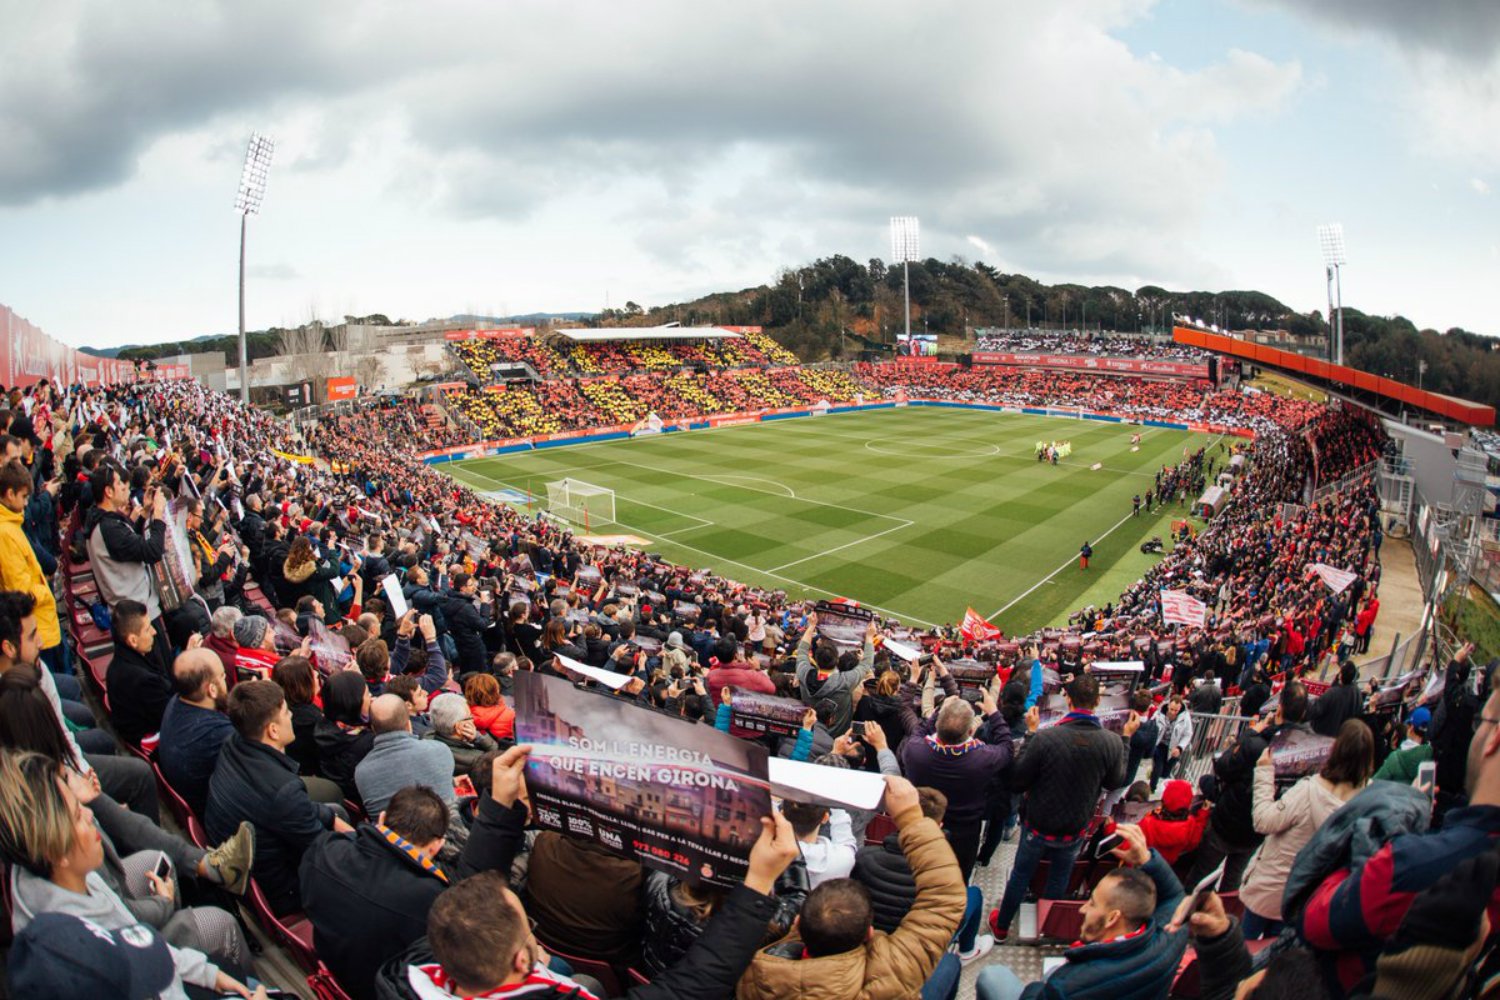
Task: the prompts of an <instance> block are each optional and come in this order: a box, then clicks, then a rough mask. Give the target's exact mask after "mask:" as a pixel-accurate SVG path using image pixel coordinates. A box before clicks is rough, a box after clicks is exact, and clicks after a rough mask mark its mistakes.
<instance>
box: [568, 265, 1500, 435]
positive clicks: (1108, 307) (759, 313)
mask: <svg viewBox="0 0 1500 1000" xmlns="http://www.w3.org/2000/svg"><path fill="white" fill-rule="evenodd" d="M901 289H902V275H901V268H900V267H899V266H888V265H887V264H885V263H884V262H883V261H881V260H879V259H875V260H871V261H869V262H868V263H866V264H861V263H860V262H858V261H855V260H851V259H850V258H848V257H843V256H833V257H826V258H823V259H821V260H816V261H814V262H812V263H811V264H808V265H807V266H805V267H800V268H789V269H787V270H784V271H782V272H781V273H780V274H779V275H778V276H777V279H776V281H775V283H774V284H770V285H760V286H757V287H755V288H747V289H744V290H743V291H739V292H720V293H716V294H713V295H707V296H704V297H703V298H701V299H697V300H695V301H692V302H682V303H676V304H673V305H666V306H661V307H659V308H654V309H649V310H642V309H640V307H638V306H634V304H633V303H631V304H627V306H626V308H625V309H620V310H605V312H604V313H602V314H600V316H599V317H598V320H597V324H598V325H601V326H616V325H618V326H649V325H654V324H658V323H666V322H671V321H673V320H676V321H678V322H681V323H682V324H683V325H684V326H696V325H708V324H714V325H727V326H756V325H759V326H763V327H765V328H766V330H767V332H768V333H770V334H771V335H772V336H774V337H775V338H776V339H777V340H778V341H780V342H781V343H782V344H784V345H786V346H787V347H788V348H790V349H791V350H793V351H795V352H796V353H797V354H798V355H799V356H801V357H803V358H807V359H809V360H818V359H823V358H835V359H837V358H842V357H855V356H857V355H858V353H859V352H860V350H861V349H862V348H863V346H864V345H862V344H861V343H860V340H861V338H863V339H866V340H868V341H871V342H876V343H881V344H890V343H891V342H892V341H893V340H894V338H895V335H896V334H897V333H899V332H901V330H902V329H903V319H902V305H901ZM911 303H912V314H913V315H912V332H913V333H938V334H948V335H953V336H963V335H964V333H965V331H966V330H972V329H973V328H975V327H986V326H995V327H1001V326H1015V327H1020V326H1026V325H1028V324H1029V325H1031V326H1037V327H1043V326H1045V327H1050V328H1072V329H1079V328H1084V329H1092V330H1099V329H1103V330H1121V331H1132V332H1133V331H1140V330H1147V331H1149V330H1161V331H1170V329H1171V323H1172V315H1173V314H1174V313H1175V314H1179V315H1186V316H1194V317H1197V318H1199V319H1201V320H1203V321H1204V322H1206V323H1216V324H1218V325H1219V326H1220V327H1225V328H1228V329H1231V330H1243V329H1258V330H1266V329H1281V330H1287V331H1289V332H1290V333H1292V334H1295V335H1297V336H1303V337H1309V336H1317V335H1320V334H1322V335H1326V334H1327V332H1328V323H1327V321H1326V319H1325V318H1324V316H1323V314H1322V313H1321V312H1319V311H1316V310H1314V311H1313V312H1311V313H1299V312H1296V311H1295V310H1293V309H1291V308H1290V307H1288V306H1286V305H1285V304H1283V303H1282V302H1280V301H1278V300H1276V299H1274V298H1272V297H1271V296H1269V295H1266V294H1265V293H1263V292H1253V291H1226V292H1173V291H1168V290H1167V289H1165V288H1161V287H1158V286H1156V285H1146V286H1143V287H1141V288H1137V289H1136V290H1134V291H1130V290H1129V289H1125V288H1117V287H1114V286H1111V285H1099V286H1086V285H1076V284H1059V285H1044V284H1042V283H1041V282H1039V281H1036V280H1034V279H1032V278H1028V277H1027V276H1026V275H1024V274H1002V273H1001V272H999V271H997V270H995V269H994V268H992V267H990V266H988V265H987V264H984V263H982V262H981V263H974V264H969V263H965V262H962V261H954V262H943V261H940V260H935V259H931V258H929V259H928V260H925V261H922V262H921V263H914V264H912V265H911ZM841 335H842V336H841ZM1497 344H1500V340H1496V339H1494V338H1491V337H1486V336H1482V335H1480V334H1476V333H1470V332H1469V331H1467V330H1463V329H1458V328H1454V329H1451V330H1448V331H1445V332H1439V331H1437V330H1431V329H1428V330H1419V329H1418V328H1417V326H1416V325H1415V324H1414V323H1412V322H1411V321H1410V320H1408V319H1406V318H1405V317H1404V316H1389V317H1387V316H1369V315H1366V314H1365V313H1362V312H1360V311H1359V310H1358V309H1352V308H1350V307H1349V306H1347V305H1346V306H1345V307H1344V360H1345V363H1347V364H1349V365H1351V366H1353V367H1355V368H1359V369H1362V370H1364V371H1367V372H1373V373H1374V374H1377V375H1388V376H1389V377H1391V378H1394V379H1398V380H1400V381H1403V382H1408V383H1410V384H1412V385H1416V384H1417V383H1418V382H1419V381H1420V382H1421V385H1422V387H1423V388H1426V389H1431V390H1433V391H1434V392H1442V393H1448V394H1450V395H1454V396H1462V397H1464V398H1467V399H1472V400H1475V401H1478V402H1483V403H1489V404H1491V405H1493V406H1500V352H1497V351H1494V350H1492V348H1494V347H1495V346H1496V345H1497ZM1419 361H1425V362H1426V363H1427V369H1426V372H1425V373H1423V374H1421V375H1420V378H1419V373H1418V370H1417V364H1418V362H1419Z"/></svg>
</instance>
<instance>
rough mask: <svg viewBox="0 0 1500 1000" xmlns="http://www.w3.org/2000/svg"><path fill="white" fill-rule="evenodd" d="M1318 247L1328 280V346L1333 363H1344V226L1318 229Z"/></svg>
mask: <svg viewBox="0 0 1500 1000" xmlns="http://www.w3.org/2000/svg"><path fill="white" fill-rule="evenodd" d="M1318 246H1319V247H1321V248H1322V250H1323V268H1324V273H1325V274H1326V275H1327V278H1328V320H1329V323H1328V330H1329V333H1330V337H1331V339H1332V341H1333V343H1332V344H1330V345H1329V348H1330V352H1331V353H1332V355H1333V363H1334V364H1336V365H1341V364H1343V363H1344V282H1343V277H1342V268H1343V266H1344V265H1345V264H1347V263H1349V259H1348V255H1347V254H1346V252H1345V250H1344V226H1343V223H1340V222H1330V223H1328V224H1327V225H1325V226H1319V227H1318ZM1335 294H1337V296H1338V299H1337V302H1338V314H1337V320H1336V321H1335V318H1334V301H1335V299H1334V296H1335Z"/></svg>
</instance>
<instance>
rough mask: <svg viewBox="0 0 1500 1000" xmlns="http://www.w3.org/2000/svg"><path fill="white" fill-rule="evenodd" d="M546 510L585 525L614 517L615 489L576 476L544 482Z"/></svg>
mask: <svg viewBox="0 0 1500 1000" xmlns="http://www.w3.org/2000/svg"><path fill="white" fill-rule="evenodd" d="M547 510H548V511H549V512H551V513H552V514H555V515H556V516H558V517H560V518H563V519H564V520H566V521H572V522H573V523H574V524H581V525H583V526H584V527H588V526H590V525H594V524H610V523H613V522H614V519H615V491H614V490H612V489H609V488H607V487H604V486H595V485H594V484H593V483H585V482H582V481H581V480H578V479H559V480H558V481H557V482H553V483H548V484H547Z"/></svg>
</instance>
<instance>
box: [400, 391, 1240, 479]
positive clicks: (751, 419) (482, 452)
mask: <svg viewBox="0 0 1500 1000" xmlns="http://www.w3.org/2000/svg"><path fill="white" fill-rule="evenodd" d="M907 406H933V407H941V408H946V409H955V410H988V411H990V412H993V413H1010V414H1024V415H1026V416H1033V417H1064V418H1067V419H1069V420H1094V421H1100V422H1103V423H1114V424H1139V425H1140V426H1142V427H1157V428H1161V429H1163V430H1174V431H1192V432H1194V433H1196V434H1223V435H1227V436H1231V437H1241V438H1246V439H1250V440H1253V439H1254V438H1255V432H1254V431H1251V430H1246V429H1243V428H1237V427H1225V426H1222V425H1220V424H1203V423H1181V422H1177V421H1171V420H1155V419H1143V418H1139V417H1132V416H1129V415H1126V414H1119V413H1102V412H1098V411H1095V410H1084V409H1080V408H1078V407H1066V408H1059V407H1034V406H1019V407H1018V406H1005V405H1003V404H1000V403H967V402H961V401H958V400H951V399H894V400H892V399H882V400H879V401H877V402H870V403H840V404H837V405H833V406H829V407H827V408H826V409H825V408H822V407H818V406H789V407H779V408H774V409H765V410H749V411H745V412H742V413H720V414H716V415H714V416H708V417H694V418H691V419H680V420H669V421H664V422H663V426H662V430H661V433H663V434H671V433H675V432H677V431H698V430H707V429H710V428H715V427H735V426H739V425H743V424H754V423H766V422H769V421H772V420H792V419H795V418H797V417H808V416H815V415H817V414H820V413H853V412H857V411H860V410H889V409H893V408H896V407H907ZM633 427H634V425H633V424H616V425H614V426H610V427H592V428H588V429H586V430H576V431H559V432H557V433H554V434H538V435H535V436H534V437H519V438H500V439H497V440H493V441H480V442H478V443H475V444H464V445H455V446H453V447H451V448H439V449H435V450H433V451H423V452H418V453H417V458H418V459H420V460H421V461H423V462H425V463H427V464H428V465H438V464H442V463H444V462H463V461H467V460H468V459H472V458H489V457H491V456H494V455H505V454H509V453H511V452H517V451H530V450H533V449H540V448H556V447H559V446H562V445H570V444H590V443H593V442H597V441H612V440H617V439H619V438H627V437H630V434H631V430H632V429H633Z"/></svg>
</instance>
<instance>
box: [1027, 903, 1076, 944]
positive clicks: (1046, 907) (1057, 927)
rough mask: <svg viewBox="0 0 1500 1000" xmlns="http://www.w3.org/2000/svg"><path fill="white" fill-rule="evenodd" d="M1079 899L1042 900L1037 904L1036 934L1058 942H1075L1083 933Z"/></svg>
mask: <svg viewBox="0 0 1500 1000" xmlns="http://www.w3.org/2000/svg"><path fill="white" fill-rule="evenodd" d="M1083 903H1084V901H1083V900H1081V899H1043V900H1041V901H1040V902H1038V903H1037V909H1036V914H1037V921H1036V923H1037V933H1038V934H1039V935H1040V936H1041V937H1045V938H1056V939H1057V940H1059V941H1077V940H1078V936H1079V934H1080V933H1082V931H1083Z"/></svg>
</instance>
